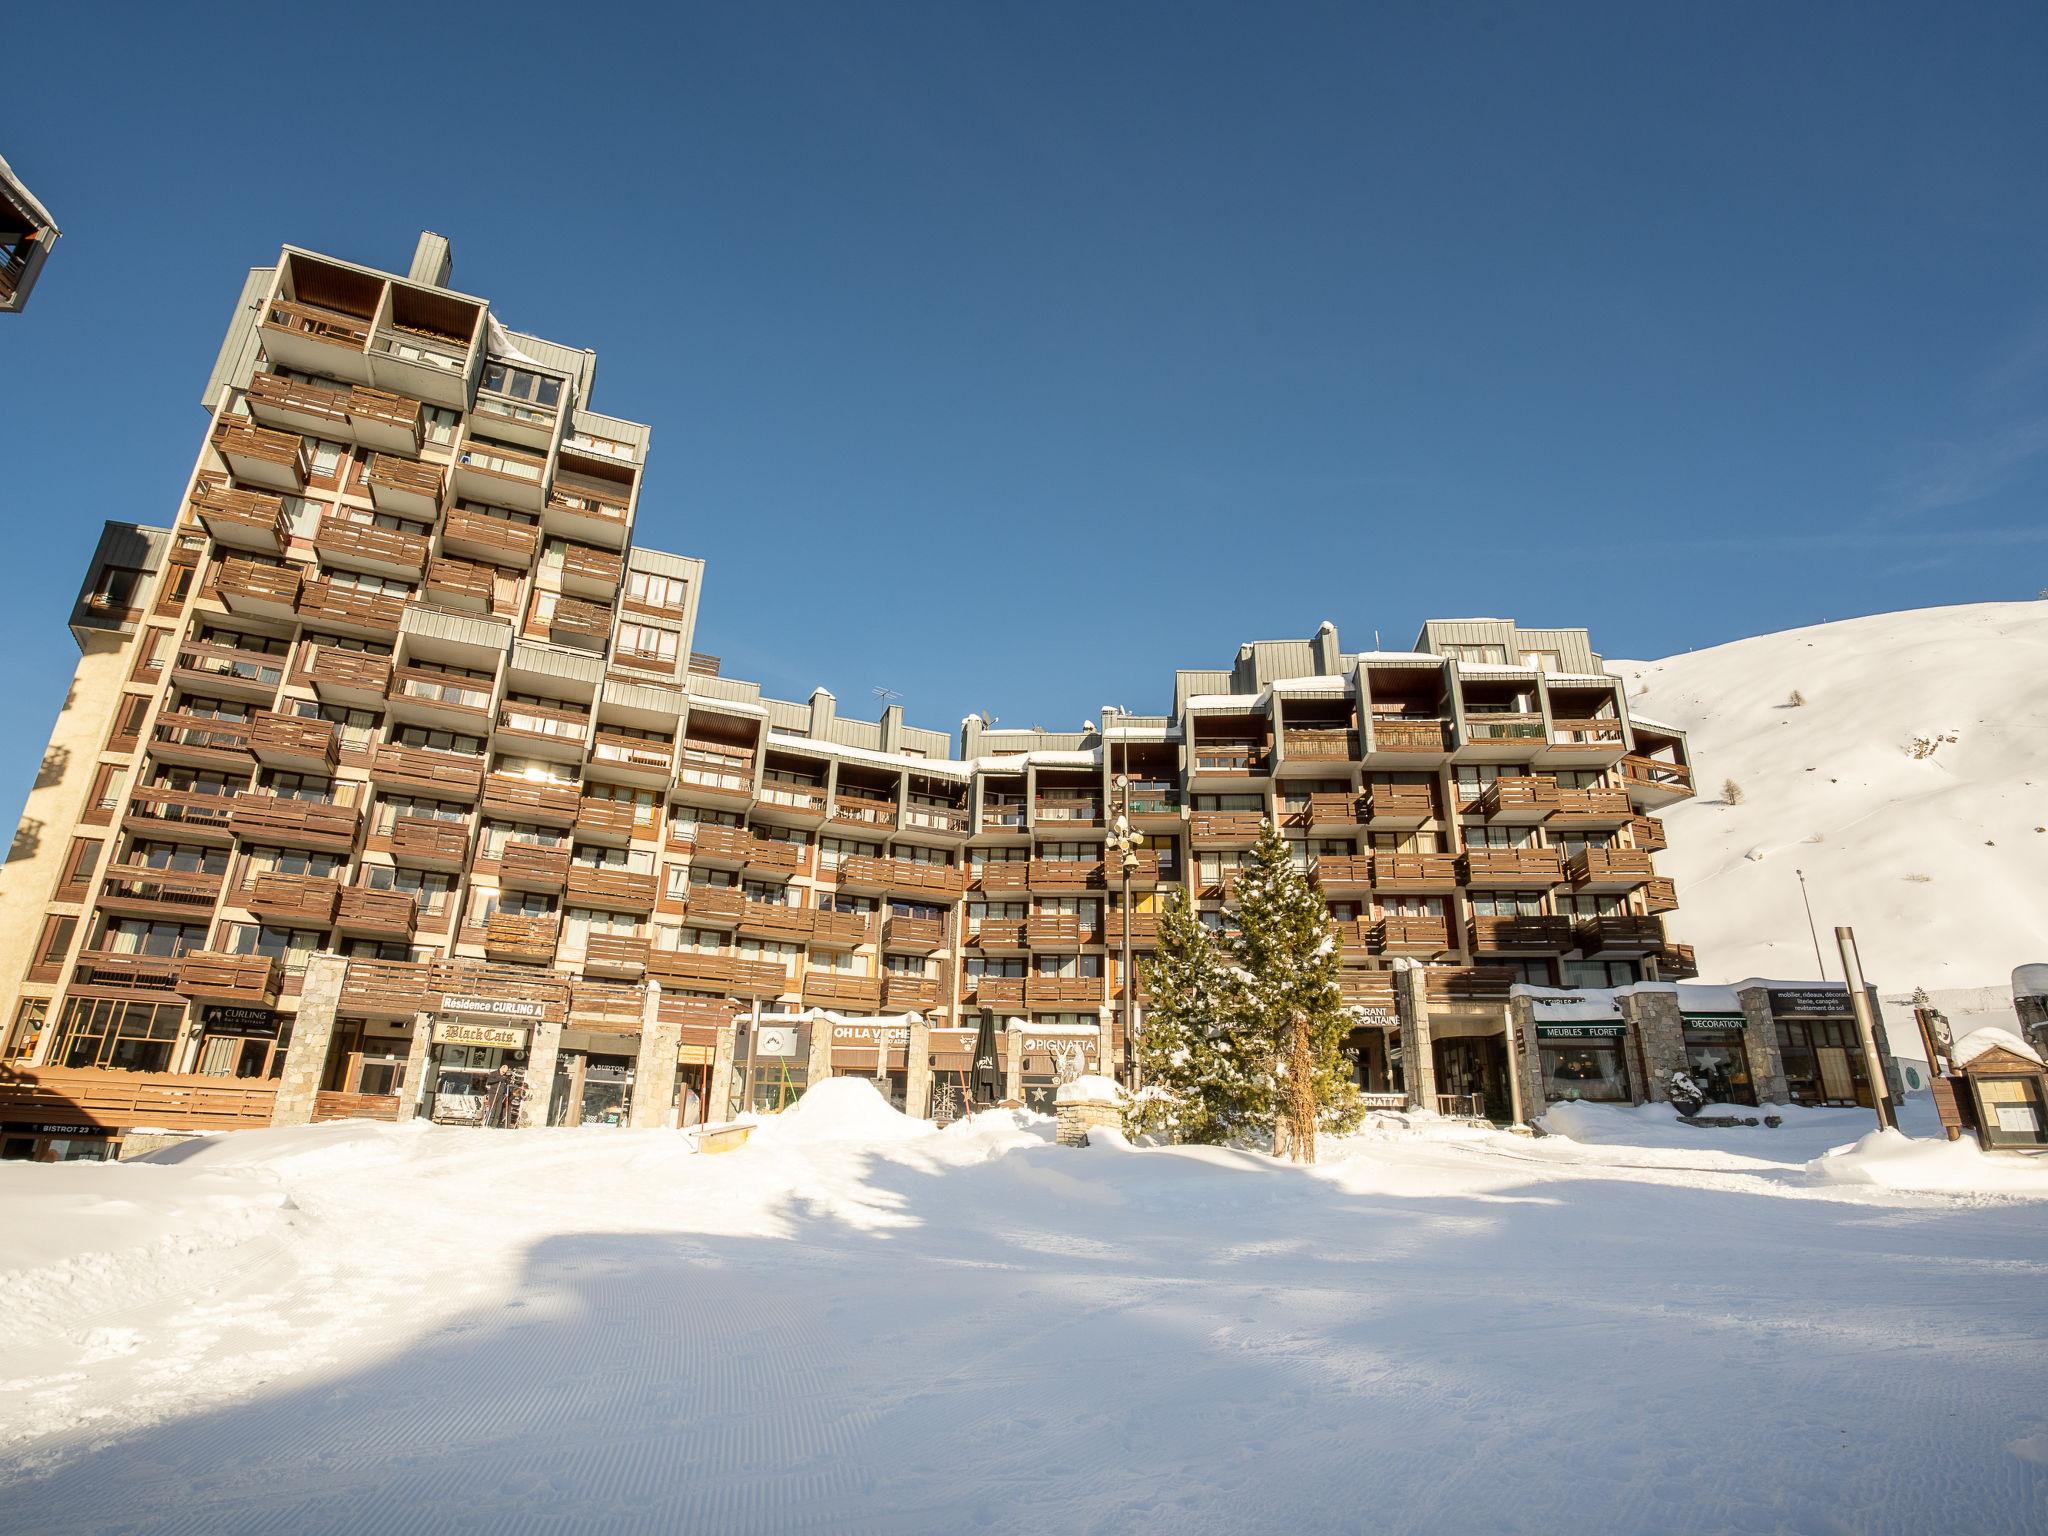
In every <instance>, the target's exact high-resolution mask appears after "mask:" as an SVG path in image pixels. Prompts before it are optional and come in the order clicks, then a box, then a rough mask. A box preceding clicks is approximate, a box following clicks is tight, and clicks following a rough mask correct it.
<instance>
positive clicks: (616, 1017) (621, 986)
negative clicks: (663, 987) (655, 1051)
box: [569, 934, 647, 1034]
mask: <svg viewBox="0 0 2048 1536" xmlns="http://www.w3.org/2000/svg"><path fill="white" fill-rule="evenodd" d="M591 937H592V938H593V939H595V938H597V937H599V935H597V934H592V935H591ZM639 942H640V947H641V949H642V951H643V953H644V951H645V950H646V947H647V941H646V940H645V939H642V940H640V941H639ZM646 1008H647V989H646V988H645V987H642V986H638V985H635V984H631V983H622V982H616V981H579V982H577V983H576V984H575V986H573V987H572V988H571V989H570V991H569V1022H570V1023H571V1024H573V1025H575V1026H576V1027H577V1028H578V1029H594V1030H599V1031H602V1032H606V1033H624V1034H631V1033H634V1032H636V1031H637V1030H638V1029H639V1028H640V1024H641V1020H642V1016H643V1015H644V1013H645V1012H646Z"/></svg>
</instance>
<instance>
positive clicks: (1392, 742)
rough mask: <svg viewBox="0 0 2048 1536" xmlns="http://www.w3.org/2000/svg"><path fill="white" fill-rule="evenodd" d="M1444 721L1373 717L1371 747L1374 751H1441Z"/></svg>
mask: <svg viewBox="0 0 2048 1536" xmlns="http://www.w3.org/2000/svg"><path fill="white" fill-rule="evenodd" d="M1444 731H1445V722H1444V721H1442V720H1403V719H1391V718H1389V719H1380V718H1375V719H1374V720H1373V722H1372V749H1373V751H1375V752H1415V753H1427V752H1442V751H1443V750H1444V749H1445V734H1444Z"/></svg>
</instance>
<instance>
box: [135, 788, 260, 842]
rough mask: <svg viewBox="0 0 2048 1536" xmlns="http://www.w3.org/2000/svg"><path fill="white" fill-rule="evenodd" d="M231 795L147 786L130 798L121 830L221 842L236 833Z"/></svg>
mask: <svg viewBox="0 0 2048 1536" xmlns="http://www.w3.org/2000/svg"><path fill="white" fill-rule="evenodd" d="M234 803H235V802H234V800H233V798H232V797H230V796H228V795H203V794H198V793H196V792H194V791H192V790H185V789H157V788H151V787H147V786H145V787H144V788H142V789H138V790H136V791H135V793H134V794H133V795H131V796H129V797H128V808H127V809H126V811H124V812H123V813H122V816H121V830H122V831H124V832H130V833H133V834H135V835H136V836H138V837H163V838H170V839H173V840H175V841H181V842H189V843H203V844H212V845H218V844H222V843H225V842H227V841H229V840H230V839H231V838H232V837H233V836H234V829H233V824H232V821H231V818H230V814H229V813H230V811H231V809H232V807H233V805H234Z"/></svg>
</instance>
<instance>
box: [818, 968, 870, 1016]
mask: <svg viewBox="0 0 2048 1536" xmlns="http://www.w3.org/2000/svg"><path fill="white" fill-rule="evenodd" d="M803 999H804V1006H805V1007H806V1008H853V1009H859V1010H861V1011H864V1012H867V1011H872V1010H874V1009H877V1008H880V1007H881V1006H882V978H881V977H879V976H847V975H843V974H841V973H840V972H838V971H810V972H808V973H806V974H805V976H804V988H803Z"/></svg>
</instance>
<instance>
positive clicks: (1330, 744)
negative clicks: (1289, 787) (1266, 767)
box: [1280, 726, 1358, 762]
mask: <svg viewBox="0 0 2048 1536" xmlns="http://www.w3.org/2000/svg"><path fill="white" fill-rule="evenodd" d="M1280 743H1281V745H1280V751H1281V755H1282V756H1283V757H1286V758H1288V759H1291V760H1293V761H1295V762H1348V761H1349V760H1351V759H1352V758H1355V757H1357V756H1358V735H1357V733H1356V732H1354V731H1352V730H1350V729H1348V728H1345V727H1341V726H1339V727H1326V726H1288V727H1287V728H1286V729H1285V730H1283V731H1282V732H1281V733H1280Z"/></svg>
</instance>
